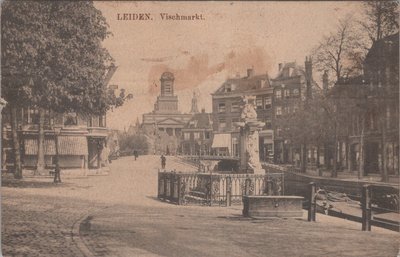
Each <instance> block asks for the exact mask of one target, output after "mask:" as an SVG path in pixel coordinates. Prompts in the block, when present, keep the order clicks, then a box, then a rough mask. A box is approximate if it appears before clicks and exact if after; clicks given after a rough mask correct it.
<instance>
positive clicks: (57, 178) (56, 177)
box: [54, 155, 61, 183]
mask: <svg viewBox="0 0 400 257" xmlns="http://www.w3.org/2000/svg"><path fill="white" fill-rule="evenodd" d="M54 159H55V165H56V167H55V169H54V183H61V175H60V173H61V169H60V164H59V163H58V156H57V155H56V156H55V157H54Z"/></svg>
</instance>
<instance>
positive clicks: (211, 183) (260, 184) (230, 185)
mask: <svg viewBox="0 0 400 257" xmlns="http://www.w3.org/2000/svg"><path fill="white" fill-rule="evenodd" d="M283 194H284V176H283V173H267V174H265V175H258V174H204V173H176V172H159V173H158V198H159V199H160V200H163V201H169V202H171V203H175V204H179V205H189V204H199V205H219V206H230V205H232V204H242V197H243V195H283Z"/></svg>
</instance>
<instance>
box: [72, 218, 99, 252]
mask: <svg viewBox="0 0 400 257" xmlns="http://www.w3.org/2000/svg"><path fill="white" fill-rule="evenodd" d="M88 216H89V214H85V215H83V216H82V217H81V218H80V219H78V220H76V221H75V222H74V224H72V229H71V238H72V242H74V243H75V245H76V246H77V247H78V249H79V250H80V251H81V252H82V253H83V255H84V256H86V257H94V254H93V253H92V252H91V251H90V250H89V248H88V247H87V246H86V244H85V243H84V242H83V240H82V238H81V235H80V225H81V223H82V222H83V221H84V220H86V219H87V217H88Z"/></svg>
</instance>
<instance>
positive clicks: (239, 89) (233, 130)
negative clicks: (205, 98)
mask: <svg viewBox="0 0 400 257" xmlns="http://www.w3.org/2000/svg"><path fill="white" fill-rule="evenodd" d="M244 95H254V96H256V109H257V110H256V111H257V118H258V120H260V121H262V122H265V123H266V125H265V127H264V128H263V130H262V131H260V134H259V135H260V137H259V140H260V141H259V144H260V145H259V146H260V159H261V160H266V159H268V158H270V157H271V156H273V151H274V147H273V145H274V141H273V137H274V135H273V131H272V118H273V117H272V115H273V113H272V98H273V88H272V86H271V84H270V80H269V77H268V74H267V73H265V74H260V75H255V74H254V69H248V70H247V76H245V77H236V78H229V79H227V80H226V81H225V82H224V83H223V84H222V85H221V86H220V87H219V88H218V89H217V90H216V91H215V92H214V93H213V94H212V113H213V133H214V139H213V145H212V147H213V149H214V150H215V151H216V153H217V154H220V155H233V156H239V149H240V148H239V142H240V138H239V137H240V135H239V129H238V128H237V127H236V126H235V122H239V121H240V116H241V110H242V107H241V106H242V96H244Z"/></svg>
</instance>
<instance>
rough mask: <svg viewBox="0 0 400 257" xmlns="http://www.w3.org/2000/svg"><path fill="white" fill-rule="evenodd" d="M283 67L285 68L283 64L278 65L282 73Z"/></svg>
mask: <svg viewBox="0 0 400 257" xmlns="http://www.w3.org/2000/svg"><path fill="white" fill-rule="evenodd" d="M282 66H283V64H282V63H280V64H278V67H279V71H281V70H282Z"/></svg>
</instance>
